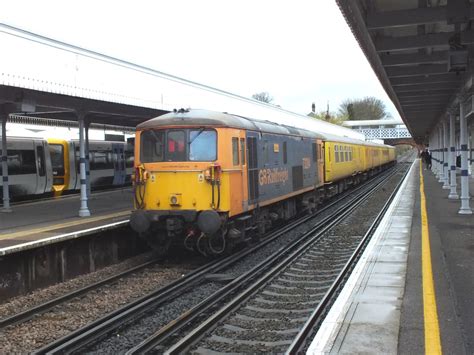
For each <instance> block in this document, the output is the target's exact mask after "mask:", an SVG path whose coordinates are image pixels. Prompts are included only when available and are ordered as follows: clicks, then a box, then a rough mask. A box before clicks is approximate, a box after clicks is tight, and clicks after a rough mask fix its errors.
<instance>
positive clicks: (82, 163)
mask: <svg viewBox="0 0 474 355" xmlns="http://www.w3.org/2000/svg"><path fill="white" fill-rule="evenodd" d="M84 118H85V112H83V111H77V119H78V121H79V171H80V178H81V181H80V182H81V207H80V209H79V217H89V216H90V215H91V213H90V211H89V208H88V206H87V183H86V157H85V142H84Z"/></svg>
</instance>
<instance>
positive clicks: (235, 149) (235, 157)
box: [232, 137, 239, 165]
mask: <svg viewBox="0 0 474 355" xmlns="http://www.w3.org/2000/svg"><path fill="white" fill-rule="evenodd" d="M232 164H234V165H239V138H236V137H232Z"/></svg>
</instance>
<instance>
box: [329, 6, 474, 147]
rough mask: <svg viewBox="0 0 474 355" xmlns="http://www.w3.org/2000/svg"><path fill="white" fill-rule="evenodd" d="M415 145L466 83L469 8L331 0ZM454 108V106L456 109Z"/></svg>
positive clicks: (471, 33) (471, 40) (472, 11)
mask: <svg viewBox="0 0 474 355" xmlns="http://www.w3.org/2000/svg"><path fill="white" fill-rule="evenodd" d="M336 1H337V3H338V5H339V7H340V9H341V11H342V13H343V15H344V17H345V19H346V21H347V23H348V24H349V26H350V28H351V30H352V32H353V34H354V36H355V37H356V39H357V41H358V42H359V45H360V47H361V49H362V50H363V52H364V53H365V55H366V57H367V59H368V60H369V62H370V64H371V66H372V68H373V70H374V71H375V73H376V75H377V76H378V78H379V80H380V82H381V83H382V85H383V87H384V89H385V91H386V92H387V94H388V96H389V97H390V98H391V99H392V101H393V102H394V104H395V106H396V108H397V110H398V112H399V113H400V116H401V117H402V119H403V121H404V122H405V124H406V125H407V127H408V129H409V130H410V133H411V134H412V136H413V138H414V139H415V141H416V142H417V143H424V142H426V140H427V136H428V135H429V133H430V132H431V130H432V129H433V128H434V126H435V125H436V123H437V122H438V120H439V119H440V117H441V116H442V115H444V114H446V112H447V111H448V110H449V109H450V108H451V107H459V101H458V100H459V99H458V94H459V93H461V92H465V90H466V89H467V88H468V86H469V85H470V82H471V79H470V78H471V75H470V74H469V67H468V65H469V58H470V57H471V56H472V55H471V52H472V50H473V46H474V30H473V29H471V27H472V24H471V19H474V6H473V4H472V3H471V2H470V1H464V0H448V1H447V0H396V1H394V0H336ZM456 105H457V106H456Z"/></svg>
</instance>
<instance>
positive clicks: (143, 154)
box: [140, 130, 165, 163]
mask: <svg viewBox="0 0 474 355" xmlns="http://www.w3.org/2000/svg"><path fill="white" fill-rule="evenodd" d="M140 141H141V150H140V160H141V162H142V163H151V162H158V161H163V160H164V155H163V152H164V141H165V133H164V132H163V131H154V130H149V131H144V132H142V133H141V134H140Z"/></svg>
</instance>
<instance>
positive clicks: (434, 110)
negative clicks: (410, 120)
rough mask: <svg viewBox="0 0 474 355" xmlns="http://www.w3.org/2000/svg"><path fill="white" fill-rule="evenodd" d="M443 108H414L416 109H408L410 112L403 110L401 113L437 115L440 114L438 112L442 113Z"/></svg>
mask: <svg viewBox="0 0 474 355" xmlns="http://www.w3.org/2000/svg"><path fill="white" fill-rule="evenodd" d="M443 108H444V107H441V108H429V109H423V108H416V109H410V110H405V109H404V110H403V112H405V114H412V113H416V112H420V113H433V114H438V113H440V112H442V111H443Z"/></svg>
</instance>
